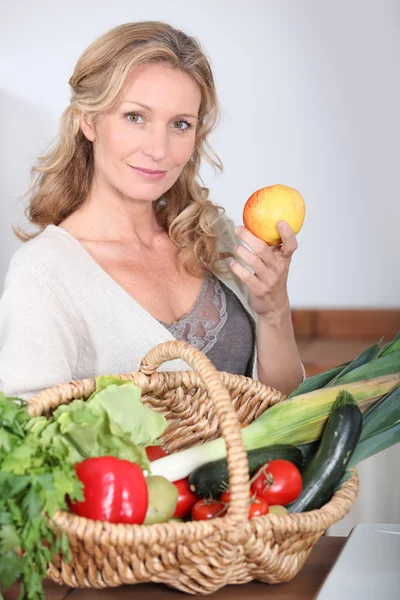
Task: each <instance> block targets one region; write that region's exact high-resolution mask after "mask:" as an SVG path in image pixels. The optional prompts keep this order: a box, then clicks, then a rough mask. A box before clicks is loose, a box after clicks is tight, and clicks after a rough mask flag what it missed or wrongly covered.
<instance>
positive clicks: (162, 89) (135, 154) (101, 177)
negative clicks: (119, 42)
mask: <svg viewBox="0 0 400 600" xmlns="http://www.w3.org/2000/svg"><path fill="white" fill-rule="evenodd" d="M200 102H201V94H200V90H199V88H198V86H197V84H196V83H195V82H194V81H193V80H192V79H191V78H190V76H189V75H187V74H186V73H184V72H182V71H179V70H175V69H172V68H170V67H167V66H165V65H160V64H154V65H151V64H146V65H141V66H139V67H135V68H134V69H133V70H132V72H131V74H130V77H129V78H128V81H127V85H126V87H125V89H124V91H123V93H122V95H121V97H120V98H119V100H118V102H117V104H116V105H115V106H114V107H113V108H112V109H109V110H108V111H105V112H104V113H102V114H100V116H99V117H98V119H97V120H96V121H95V123H94V124H91V123H90V122H88V121H87V119H86V118H85V117H83V118H82V122H81V126H82V130H83V132H84V134H85V135H86V137H87V138H88V139H90V140H91V141H93V145H94V161H95V183H96V188H97V190H98V189H99V186H100V187H101V188H103V187H105V188H107V189H108V190H112V191H113V192H114V193H117V194H118V195H119V196H120V197H124V198H130V199H133V200H137V201H154V200H156V199H157V198H159V197H160V196H162V195H163V193H164V192H166V191H167V190H168V189H170V188H171V187H172V185H173V184H174V183H175V181H176V180H177V179H178V177H179V175H180V173H181V171H182V169H183V167H184V166H185V164H186V163H187V162H188V161H189V159H190V157H191V155H192V152H193V149H194V145H195V137H196V125H197V116H198V112H199V107H200ZM143 169H144V170H145V171H143Z"/></svg>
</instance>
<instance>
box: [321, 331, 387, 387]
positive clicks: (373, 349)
mask: <svg viewBox="0 0 400 600" xmlns="http://www.w3.org/2000/svg"><path fill="white" fill-rule="evenodd" d="M382 341H383V338H381V339H380V340H379V342H377V343H376V344H374V345H373V346H370V347H369V348H367V349H366V350H364V351H363V352H361V354H360V355H359V356H357V358H355V359H354V360H353V361H351V363H350V364H348V365H347V366H346V367H345V368H344V369H343V370H342V371H340V373H338V374H337V375H336V377H334V378H333V379H332V380H331V381H329V383H328V384H327V385H326V386H325V387H331V386H333V385H336V382H337V381H338V380H340V381H343V380H342V377H344V376H345V375H346V374H348V373H351V372H352V371H354V370H355V369H358V368H359V367H362V366H363V365H368V363H370V362H371V361H372V360H374V358H376V357H377V356H378V354H379V351H380V348H381V344H382Z"/></svg>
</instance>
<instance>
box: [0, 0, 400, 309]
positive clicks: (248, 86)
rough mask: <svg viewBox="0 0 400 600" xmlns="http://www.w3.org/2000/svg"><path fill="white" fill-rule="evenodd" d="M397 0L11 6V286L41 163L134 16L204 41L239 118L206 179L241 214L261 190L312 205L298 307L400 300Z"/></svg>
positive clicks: (298, 274) (1, 150)
mask: <svg viewBox="0 0 400 600" xmlns="http://www.w3.org/2000/svg"><path fill="white" fill-rule="evenodd" d="M398 6H399V5H398V2H397V1H396V0H335V1H333V0H332V1H331V2H326V1H321V0H264V1H263V0H234V1H232V0H231V1H229V2H228V1H227V0H202V1H201V2H193V1H192V2H190V1H189V0H168V1H162V0H159V1H157V0H147V1H146V2H145V3H144V5H143V4H142V3H139V2H132V1H129V0H117V1H115V2H112V3H110V2H109V1H108V0H83V1H82V0H79V1H78V0H69V1H68V2H64V3H56V2H54V1H53V0H36V1H35V2H30V0H20V1H19V2H4V3H3V4H2V9H1V14H0V23H1V24H0V125H1V136H0V290H1V287H2V282H3V279H4V275H5V272H6V269H7V265H8V263H9V260H10V257H11V255H12V253H13V252H14V251H15V249H16V248H17V247H18V241H17V240H16V239H15V237H14V236H13V234H12V232H11V224H12V223H18V222H19V221H21V219H22V213H23V206H22V202H19V203H17V201H16V198H18V197H19V196H20V195H21V194H23V193H24V192H25V190H26V188H27V185H28V182H29V168H30V166H31V164H32V162H33V161H34V159H35V156H36V155H37V154H38V153H39V152H41V151H42V150H43V149H44V148H45V147H46V146H47V145H48V143H49V142H50V140H51V138H52V137H53V135H55V133H56V131H57V121H58V117H59V115H60V113H61V111H62V110H63V108H64V107H65V106H66V104H67V102H68V98H69V89H68V83H67V81H68V78H69V76H70V75H71V73H72V70H73V66H74V63H75V61H76V60H77V58H78V56H79V55H80V53H81V52H82V51H83V50H84V48H85V47H86V46H87V45H88V44H89V43H90V42H91V41H92V40H93V39H94V38H95V37H96V36H98V35H100V34H101V33H103V32H105V31H106V30H108V29H110V28H111V27H113V26H115V25H118V24H120V23H123V22H127V21H132V20H142V19H161V20H166V21H169V22H171V23H172V24H173V25H175V26H178V27H182V28H183V29H185V30H186V31H187V32H188V33H191V34H193V35H196V36H198V37H199V38H200V39H201V41H202V42H203V44H204V47H205V49H206V51H207V53H208V54H209V56H210V58H211V61H212V64H213V67H214V71H215V76H216V81H217V85H218V89H219V94H220V98H221V103H222V107H223V120H222V123H221V125H220V127H219V130H218V131H217V132H216V134H215V135H214V136H213V143H214V147H215V149H216V150H217V152H218V153H219V155H220V157H221V158H222V160H223V162H224V164H225V172H224V174H223V175H222V176H220V177H214V175H213V173H212V171H211V169H210V168H209V167H208V166H205V167H204V169H203V174H204V178H205V181H206V183H207V185H208V186H209V187H210V188H211V190H212V197H213V199H215V201H217V202H219V203H221V204H222V205H223V206H225V207H226V209H227V211H228V213H229V214H230V216H232V218H233V219H234V220H235V221H236V222H238V223H239V222H240V221H241V214H242V208H243V205H244V203H245V201H246V199H247V198H248V196H249V195H250V194H251V193H252V192H253V191H255V190H256V189H258V188H260V187H263V186H266V185H271V184H273V183H278V182H279V183H285V184H288V185H292V186H293V187H296V188H297V189H298V190H299V191H300V192H301V193H302V194H303V196H304V198H305V201H306V205H307V215H306V221H305V224H304V227H303V229H302V231H301V232H300V234H299V236H298V239H299V246H300V247H299V250H298V252H297V254H296V256H295V260H294V262H293V266H292V272H291V278H290V282H289V285H290V296H291V301H292V305H293V306H294V307H298V308H300V307H328V306H329V307H342V306H347V307H351V306H355V307H360V306H370V307H374V306H398V305H399V301H400V276H399V268H398V267H399V256H400V251H399V242H398V227H399V222H400V202H399V185H398V175H397V173H398V171H399V159H400V151H399V139H400V118H399V106H400V78H399V72H400V36H399V35H398V32H399V8H398Z"/></svg>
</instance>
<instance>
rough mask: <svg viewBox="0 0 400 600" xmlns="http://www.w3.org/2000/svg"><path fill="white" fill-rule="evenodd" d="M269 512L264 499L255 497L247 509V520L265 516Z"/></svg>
mask: <svg viewBox="0 0 400 600" xmlns="http://www.w3.org/2000/svg"><path fill="white" fill-rule="evenodd" d="M268 512H269V506H268V503H267V501H266V500H264V498H261V497H260V496H256V497H255V498H254V500H253V501H252V503H251V504H250V508H249V519H251V518H253V517H260V516H261V515H266V514H267V513H268Z"/></svg>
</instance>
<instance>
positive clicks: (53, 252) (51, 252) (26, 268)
mask: <svg viewBox="0 0 400 600" xmlns="http://www.w3.org/2000/svg"><path fill="white" fill-rule="evenodd" d="M69 237H70V236H68V234H67V233H66V232H65V231H64V230H62V229H61V228H59V227H56V226H55V225H48V226H47V227H46V228H45V229H44V230H43V231H42V232H41V233H39V234H38V235H37V236H36V237H34V238H32V239H30V240H29V241H28V242H25V243H24V244H23V245H22V246H21V247H20V248H18V250H17V251H16V252H15V254H14V255H13V257H12V259H11V262H10V266H9V269H8V273H7V278H6V281H7V279H9V278H10V277H14V276H19V277H20V278H23V277H26V276H28V275H35V274H37V275H39V274H40V277H41V278H42V279H45V278H46V277H47V276H51V275H52V274H53V275H54V273H55V272H56V271H57V270H59V269H60V268H62V266H63V265H65V264H66V263H67V260H66V259H67V257H69V256H71V252H73V245H72V244H71V240H70V239H69Z"/></svg>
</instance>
